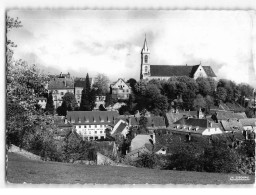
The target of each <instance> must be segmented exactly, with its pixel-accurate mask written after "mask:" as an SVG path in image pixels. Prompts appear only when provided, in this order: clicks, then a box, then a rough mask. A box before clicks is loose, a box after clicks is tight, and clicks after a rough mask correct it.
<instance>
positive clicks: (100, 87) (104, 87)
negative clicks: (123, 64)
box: [93, 74, 110, 95]
mask: <svg viewBox="0 0 256 195" xmlns="http://www.w3.org/2000/svg"><path fill="white" fill-rule="evenodd" d="M109 82H110V80H109V78H108V77H107V76H106V75H104V74H97V75H96V77H95V78H94V84H93V87H94V88H96V91H97V95H105V94H107V93H108V89H109Z"/></svg>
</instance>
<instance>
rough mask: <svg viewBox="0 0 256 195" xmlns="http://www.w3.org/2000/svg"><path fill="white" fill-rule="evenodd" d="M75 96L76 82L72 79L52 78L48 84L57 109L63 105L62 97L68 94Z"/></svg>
mask: <svg viewBox="0 0 256 195" xmlns="http://www.w3.org/2000/svg"><path fill="white" fill-rule="evenodd" d="M67 92H70V93H73V94H74V81H73V79H71V78H52V79H51V80H50V81H49V83H48V93H52V96H53V102H54V106H55V108H58V107H59V106H61V104H62V97H63V96H64V95H65V94H66V93H67Z"/></svg>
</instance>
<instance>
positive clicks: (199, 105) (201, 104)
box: [194, 94, 206, 110]
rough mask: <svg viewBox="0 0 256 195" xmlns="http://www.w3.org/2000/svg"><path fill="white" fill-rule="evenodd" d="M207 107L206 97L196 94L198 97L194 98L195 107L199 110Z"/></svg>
mask: <svg viewBox="0 0 256 195" xmlns="http://www.w3.org/2000/svg"><path fill="white" fill-rule="evenodd" d="M205 107H206V101H205V99H204V97H203V96H202V95H200V94H198V95H197V96H196V99H195V100H194V108H196V109H197V110H199V109H200V108H205Z"/></svg>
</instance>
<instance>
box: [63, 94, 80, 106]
mask: <svg viewBox="0 0 256 195" xmlns="http://www.w3.org/2000/svg"><path fill="white" fill-rule="evenodd" d="M62 101H63V102H65V103H66V106H67V108H68V111H73V110H74V109H75V107H76V105H77V103H76V98H75V95H74V94H73V93H71V92H67V93H65V95H64V96H63V97H62Z"/></svg>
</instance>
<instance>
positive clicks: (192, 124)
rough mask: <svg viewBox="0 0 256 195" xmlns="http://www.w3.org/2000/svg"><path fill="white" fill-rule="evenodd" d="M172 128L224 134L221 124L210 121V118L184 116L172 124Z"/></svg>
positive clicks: (205, 133)
mask: <svg viewBox="0 0 256 195" xmlns="http://www.w3.org/2000/svg"><path fill="white" fill-rule="evenodd" d="M169 128H170V129H171V130H174V131H179V132H182V133H186V132H187V133H195V134H200V135H214V134H222V133H223V131H222V129H221V126H220V124H217V123H214V122H212V121H209V120H208V119H196V118H188V119H185V118H182V119H180V120H178V121H177V122H175V123H174V124H172V125H170V127H169Z"/></svg>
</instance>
